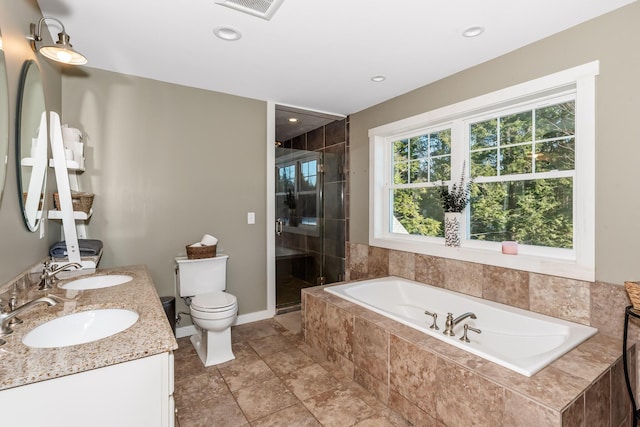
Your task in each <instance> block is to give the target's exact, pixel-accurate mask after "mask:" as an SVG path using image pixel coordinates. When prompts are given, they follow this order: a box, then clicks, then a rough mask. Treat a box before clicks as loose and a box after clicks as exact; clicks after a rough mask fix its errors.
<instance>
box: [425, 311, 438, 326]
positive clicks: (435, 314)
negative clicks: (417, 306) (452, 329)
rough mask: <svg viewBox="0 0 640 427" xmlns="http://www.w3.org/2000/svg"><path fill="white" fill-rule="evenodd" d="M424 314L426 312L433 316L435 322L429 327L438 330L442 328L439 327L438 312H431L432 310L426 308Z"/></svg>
mask: <svg viewBox="0 0 640 427" xmlns="http://www.w3.org/2000/svg"><path fill="white" fill-rule="evenodd" d="M424 314H426V315H427V316H431V317H433V324H432V325H431V326H429V329H434V330H436V331H439V330H440V328H438V324H437V323H436V322H437V321H438V313H431V312H430V311H427V310H425V311H424Z"/></svg>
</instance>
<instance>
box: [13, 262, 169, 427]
mask: <svg viewBox="0 0 640 427" xmlns="http://www.w3.org/2000/svg"><path fill="white" fill-rule="evenodd" d="M95 274H96V275H105V274H107V275H113V274H119V275H128V276H131V277H133V280H131V281H129V282H126V283H123V284H119V285H115V286H109V287H104V288H98V289H88V290H64V289H61V288H60V286H64V284H65V283H66V282H69V281H71V280H73V279H72V278H70V279H67V280H61V281H60V282H58V286H57V287H56V288H54V289H53V290H52V291H50V292H49V293H48V295H49V296H52V295H53V298H54V299H56V298H58V299H59V300H60V301H61V302H59V303H58V304H57V305H56V306H53V307H46V306H45V305H41V306H40V307H37V308H35V309H33V310H32V311H28V312H25V313H24V315H22V316H20V317H21V318H22V320H23V321H24V323H23V324H21V325H16V326H15V327H14V333H13V334H12V335H10V336H8V337H6V338H5V340H6V341H7V343H6V344H5V345H4V346H2V347H0V413H2V419H3V420H2V424H3V425H5V423H6V425H16V426H18V425H25V426H27V425H28V426H32V425H34V426H35V425H50V426H62V425H64V426H86V425H91V426H114V425H117V426H136V427H140V426H150V427H151V426H153V427H156V426H173V425H174V403H173V350H175V349H176V348H177V347H178V346H177V343H176V340H175V337H174V335H173V331H172V329H171V326H170V325H169V322H168V321H167V318H166V315H165V313H164V310H163V308H162V305H161V303H160V300H159V298H158V294H157V292H156V290H155V287H154V286H153V283H152V281H151V278H150V275H149V273H148V271H147V269H146V267H144V266H131V267H119V268H113V269H102V270H98V271H97V272H96V273H95ZM81 277H86V275H85V276H81ZM43 292H44V291H35V290H32V291H31V292H30V295H29V299H32V298H34V297H36V298H37V297H38V296H41V294H43ZM38 293H39V294H38ZM113 308H117V309H127V310H132V311H135V312H137V313H138V315H139V317H138V320H137V321H136V322H135V323H134V324H133V325H132V326H131V327H129V328H128V329H125V330H123V331H122V332H119V333H116V334H114V335H111V336H109V337H107V338H103V339H99V340H96V341H92V342H87V343H84V344H78V345H70V346H66V347H54V348H33V347H29V346H27V345H25V344H23V342H22V340H23V338H24V336H25V335H26V334H27V333H28V332H29V331H31V330H33V329H34V328H36V327H38V326H39V325H42V324H44V323H46V322H48V321H50V320H52V319H56V318H58V317H61V316H65V315H69V314H73V313H78V312H83V311H87V310H100V309H113Z"/></svg>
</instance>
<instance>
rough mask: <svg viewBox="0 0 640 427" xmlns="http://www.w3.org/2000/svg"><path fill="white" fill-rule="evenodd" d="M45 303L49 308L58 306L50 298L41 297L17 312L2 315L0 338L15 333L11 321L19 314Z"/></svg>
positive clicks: (0, 317) (24, 305) (22, 306)
mask: <svg viewBox="0 0 640 427" xmlns="http://www.w3.org/2000/svg"><path fill="white" fill-rule="evenodd" d="M40 303H44V304H47V305H48V306H52V305H56V304H57V302H56V301H55V300H53V299H51V298H49V297H40V298H38V299H34V300H31V301H29V302H27V303H25V304H23V305H21V306H20V307H18V308H16V309H15V310H11V311H9V312H6V313H0V337H4V336H7V335H10V334H12V333H13V329H11V325H10V323H11V319H13V318H14V317H16V316H17V315H18V314H20V313H22V312H24V311H27V310H29V309H30V308H31V307H33V306H34V305H37V304H40Z"/></svg>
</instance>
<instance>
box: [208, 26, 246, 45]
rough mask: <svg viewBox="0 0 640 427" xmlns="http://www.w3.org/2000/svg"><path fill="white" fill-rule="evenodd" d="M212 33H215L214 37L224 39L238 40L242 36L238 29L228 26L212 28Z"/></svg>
mask: <svg viewBox="0 0 640 427" xmlns="http://www.w3.org/2000/svg"><path fill="white" fill-rule="evenodd" d="M213 34H215V35H216V37H218V38H220V39H222V40H226V41H235V40H240V37H242V34H240V30H238V29H237V28H233V27H228V26H224V27H216V28H214V29H213Z"/></svg>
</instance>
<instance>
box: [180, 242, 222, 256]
mask: <svg viewBox="0 0 640 427" xmlns="http://www.w3.org/2000/svg"><path fill="white" fill-rule="evenodd" d="M217 246H218V245H210V246H187V258H188V259H202V258H215V256H216V248H217Z"/></svg>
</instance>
